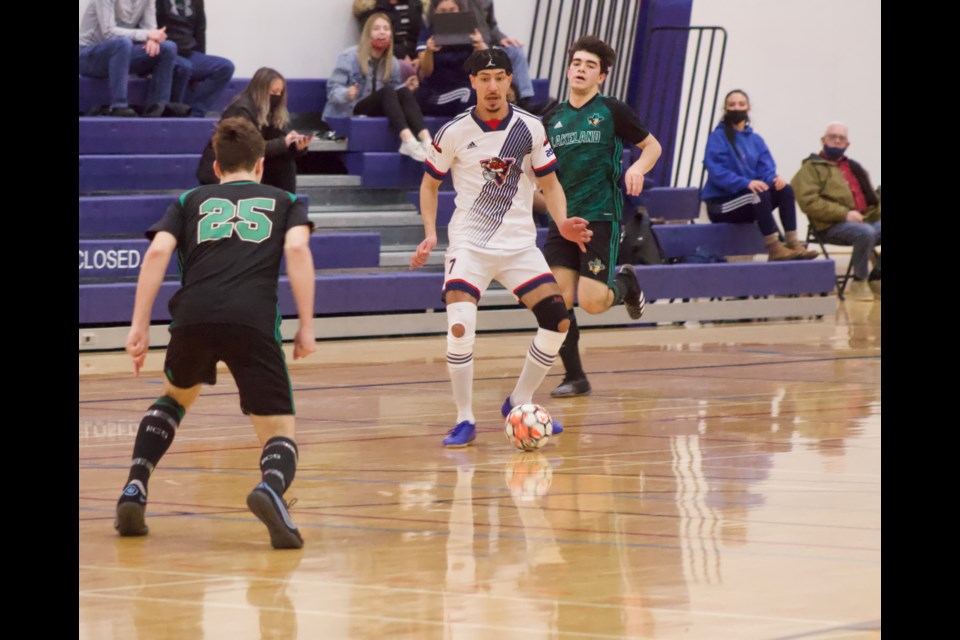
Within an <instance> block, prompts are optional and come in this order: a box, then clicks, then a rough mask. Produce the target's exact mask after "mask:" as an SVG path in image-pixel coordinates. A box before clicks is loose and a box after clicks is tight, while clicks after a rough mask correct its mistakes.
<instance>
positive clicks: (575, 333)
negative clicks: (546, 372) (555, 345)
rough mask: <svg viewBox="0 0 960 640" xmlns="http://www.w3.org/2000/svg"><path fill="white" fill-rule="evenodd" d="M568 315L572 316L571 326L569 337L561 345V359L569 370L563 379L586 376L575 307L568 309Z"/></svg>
mask: <svg viewBox="0 0 960 640" xmlns="http://www.w3.org/2000/svg"><path fill="white" fill-rule="evenodd" d="M567 316H568V317H569V318H570V328H569V329H567V337H566V339H565V340H564V341H563V345H562V346H561V347H560V359H561V360H562V361H563V368H564V370H566V372H567V373H566V375H565V376H564V377H563V379H564V380H579V379H580V378H585V377H586V374H584V373H583V364H581V362H580V327H579V326H578V325H577V315H576V314H575V313H574V312H573V309H568V310H567Z"/></svg>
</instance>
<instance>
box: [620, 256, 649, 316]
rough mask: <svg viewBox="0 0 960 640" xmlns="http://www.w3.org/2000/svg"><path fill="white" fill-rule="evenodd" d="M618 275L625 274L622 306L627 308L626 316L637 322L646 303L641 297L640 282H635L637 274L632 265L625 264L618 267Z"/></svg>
mask: <svg viewBox="0 0 960 640" xmlns="http://www.w3.org/2000/svg"><path fill="white" fill-rule="evenodd" d="M620 273H625V274H627V276H628V277H627V293H626V294H625V295H624V296H623V306H625V307H626V308H627V315H628V316H630V318H631V319H633V320H639V319H640V316H642V315H643V307H644V306H645V305H646V304H647V301H646V300H645V299H644V297H643V290H642V289H640V281H639V280H637V272H636V270H634V268H633V265H632V264H625V265H622V266H621V267H620Z"/></svg>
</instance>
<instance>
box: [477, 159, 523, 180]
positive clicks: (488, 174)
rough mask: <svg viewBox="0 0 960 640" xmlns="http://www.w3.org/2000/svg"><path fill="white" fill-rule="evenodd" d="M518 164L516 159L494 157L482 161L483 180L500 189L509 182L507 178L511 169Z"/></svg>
mask: <svg viewBox="0 0 960 640" xmlns="http://www.w3.org/2000/svg"><path fill="white" fill-rule="evenodd" d="M515 162H516V159H515V158H497V157H496V156H494V157H493V158H490V159H489V160H481V161H480V166H481V167H483V179H484V180H486V181H487V182H493V183H495V184H496V185H497V186H498V187H502V186H503V185H504V184H506V182H507V176H508V175H510V169H511V167H513V165H514V163H515Z"/></svg>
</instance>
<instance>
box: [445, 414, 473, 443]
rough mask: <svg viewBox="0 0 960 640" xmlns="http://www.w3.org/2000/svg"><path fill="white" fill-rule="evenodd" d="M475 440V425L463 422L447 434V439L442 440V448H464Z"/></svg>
mask: <svg viewBox="0 0 960 640" xmlns="http://www.w3.org/2000/svg"><path fill="white" fill-rule="evenodd" d="M476 439H477V425H475V424H474V423H472V422H468V421H466V420H464V421H463V422H461V423H459V424H457V426H455V427H454V428H453V429H450V431H448V432H447V437H446V438H444V439H443V446H445V447H451V448H456V447H465V446H467V445H468V444H470V443H471V442H473V441H474V440H476Z"/></svg>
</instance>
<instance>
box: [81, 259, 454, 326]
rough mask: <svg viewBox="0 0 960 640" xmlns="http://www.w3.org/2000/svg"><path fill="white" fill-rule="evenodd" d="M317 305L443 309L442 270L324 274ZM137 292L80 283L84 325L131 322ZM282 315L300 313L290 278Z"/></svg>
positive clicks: (171, 288) (322, 310)
mask: <svg viewBox="0 0 960 640" xmlns="http://www.w3.org/2000/svg"><path fill="white" fill-rule="evenodd" d="M179 286H180V285H179V283H177V282H173V281H167V282H164V283H163V285H162V286H161V287H160V292H159V295H158V296H157V301H156V303H155V304H154V307H153V320H155V321H163V320H169V319H170V314H169V312H168V311H167V304H168V303H169V301H170V298H171V297H172V296H173V294H174V293H175V292H176V291H177V289H178V288H179ZM315 286H316V288H315V291H316V293H315V301H316V302H315V308H316V313H317V314H319V315H329V314H343V313H377V312H386V313H389V312H394V311H422V310H424V309H440V308H442V307H443V303H442V302H441V301H440V289H441V287H442V286H443V273H410V272H407V271H398V272H391V273H380V274H343V275H325V276H319V277H317V279H316V282H315ZM135 291H136V283H134V282H117V283H109V284H81V285H80V300H79V302H80V308H79V320H80V324H81V325H95V324H107V323H116V322H129V321H130V313H131V310H132V309H133V298H134V293H135ZM278 294H279V302H280V313H281V315H284V316H295V315H296V313H297V310H296V305H295V304H294V302H293V295H292V294H291V292H290V283H289V281H288V280H287V278H286V277H282V278H280V285H279V287H278Z"/></svg>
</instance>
